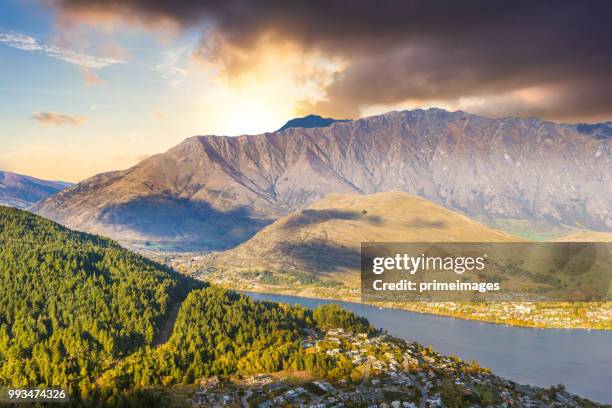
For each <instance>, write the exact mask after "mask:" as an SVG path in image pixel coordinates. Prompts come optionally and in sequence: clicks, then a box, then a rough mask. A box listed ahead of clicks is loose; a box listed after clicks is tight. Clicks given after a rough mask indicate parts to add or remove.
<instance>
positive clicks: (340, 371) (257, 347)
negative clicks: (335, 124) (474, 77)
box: [0, 207, 600, 407]
mask: <svg viewBox="0 0 612 408" xmlns="http://www.w3.org/2000/svg"><path fill="white" fill-rule="evenodd" d="M0 241H1V242H2V244H3V247H2V251H0V266H1V268H0V271H2V274H3V275H2V277H1V278H2V282H4V283H3V285H2V286H0V295H1V296H0V298H1V299H3V303H2V304H1V306H2V310H1V313H0V316H1V317H2V320H0V335H1V337H0V340H1V341H0V361H1V362H2V366H1V368H2V369H1V371H0V383H2V384H10V385H12V386H25V385H27V384H31V383H32V381H33V380H32V379H33V378H36V379H35V380H34V381H35V383H37V384H39V385H41V386H43V385H62V386H65V387H67V388H68V390H69V393H70V397H71V401H72V403H73V404H75V405H78V404H80V403H86V404H92V405H94V406H102V405H103V406H123V405H124V404H130V405H135V406H143V405H146V406H149V407H154V406H169V405H176V406H182V405H183V404H185V403H193V402H194V401H195V400H196V399H197V398H200V399H201V398H207V399H209V398H217V397H215V395H216V396H218V397H219V398H221V400H223V401H227V403H232V401H234V402H235V403H236V404H238V403H239V401H241V402H244V401H246V402H247V403H248V404H249V405H250V404H255V403H256V404H257V405H260V404H265V403H267V402H266V401H272V402H270V403H269V404H276V403H278V402H279V401H281V400H280V399H278V398H279V397H281V398H282V399H285V400H287V399H288V400H294V401H300V400H303V401H308V400H309V399H310V400H311V401H318V402H320V403H323V404H324V405H326V406H327V405H331V404H333V403H334V401H339V400H340V401H347V402H349V401H353V402H359V401H362V402H363V401H371V402H380V403H382V402H383V401H394V400H397V399H399V400H401V401H405V402H406V403H407V404H410V403H413V404H421V403H422V402H421V401H429V402H428V403H430V404H434V403H440V402H441V403H444V404H451V405H452V404H455V403H457V402H453V401H472V403H476V404H480V405H482V404H485V405H490V404H502V403H503V400H507V401H515V400H516V401H523V402H530V401H531V402H534V401H542V402H544V403H560V404H564V406H572V405H576V404H578V405H582V406H593V407H597V406H600V405H599V404H597V403H595V402H591V401H589V400H585V399H583V398H581V397H578V396H575V395H574V394H571V393H568V392H566V391H565V389H564V388H562V387H554V388H550V389H545V388H539V387H533V386H522V385H519V384H516V383H514V382H511V381H507V380H504V379H502V378H501V377H497V376H496V375H493V374H491V373H490V371H489V370H487V369H483V368H481V367H480V366H479V365H478V364H477V363H476V362H472V363H469V364H468V363H463V362H462V361H461V360H460V359H457V358H456V357H446V356H444V355H442V354H440V353H437V352H435V351H434V350H433V349H432V348H431V347H429V348H424V347H423V346H421V345H418V344H415V343H408V342H406V341H404V340H400V339H398V338H395V337H391V336H387V335H384V333H382V332H381V331H379V330H378V329H376V328H374V327H373V326H371V324H370V322H369V321H368V320H367V319H366V318H364V317H360V316H357V315H355V314H353V313H352V312H349V311H347V310H344V309H342V308H341V307H340V306H338V305H321V306H319V307H316V308H313V309H309V308H307V307H303V306H299V305H294V306H290V305H288V304H282V303H280V304H279V303H273V302H261V301H254V300H253V299H251V298H250V297H248V296H245V295H243V294H238V293H235V292H232V291H228V290H225V289H222V288H220V287H218V286H214V285H213V286H210V285H209V284H207V283H203V282H199V281H196V280H193V279H191V278H188V277H185V276H183V275H180V274H177V273H176V272H174V270H173V269H170V268H168V267H166V266H163V265H161V264H158V263H156V262H152V261H150V260H147V259H146V258H143V257H141V256H139V255H136V254H134V253H132V252H130V251H128V250H126V249H124V248H122V247H120V246H119V245H117V244H116V243H114V242H113V241H110V240H108V239H105V238H101V237H98V236H95V235H89V234H84V233H80V232H75V231H71V230H68V229H66V228H64V227H61V226H60V225H58V224H55V223H53V222H51V221H48V220H45V219H43V218H40V217H37V216H34V215H32V214H30V213H27V212H23V211H20V210H16V209H10V208H5V207H0ZM119 277H120V279H119ZM49 288H54V289H52V290H50V289H49ZM55 297H61V298H62V301H59V300H57V299H56V298H55ZM182 299H184V300H182ZM178 304H180V308H178V312H177V305H178ZM119 311H120V312H119ZM175 312H176V313H177V315H176V320H174V324H173V325H172V327H170V326H168V325H167V324H166V323H167V322H171V321H173V317H172V316H173V314H174V313H175ZM168 333H171V334H170V335H169V336H168ZM32 338H34V339H36V343H34V344H33V343H32V342H31V341H29V340H27V339H32ZM313 345H314V346H313ZM347 356H349V357H347ZM24 359H26V361H27V363H26V364H22V362H23V361H24ZM50 361H64V363H63V364H56V363H54V364H49V362H50ZM400 364H401V365H400ZM262 373H276V374H275V375H276V377H274V378H277V379H278V381H275V380H273V381H269V382H268V381H265V384H259V383H258V382H257V381H259V380H253V378H259V379H261V378H265V377H261V376H260V374H262ZM278 373H281V374H280V375H279V374H278ZM304 373H307V375H305V374H304ZM295 376H298V377H300V378H302V380H300V381H301V382H300V383H299V384H298V383H295V382H291V381H293V380H289V379H290V378H294V377H295ZM270 378H272V377H270ZM180 384H182V385H180ZM198 384H200V385H198ZM203 384H204V385H203ZM209 384H217V385H213V386H209ZM232 384H234V385H232ZM274 384H278V385H274ZM291 384H296V385H295V386H292V385H291ZM300 384H301V385H300ZM317 384H320V385H317ZM381 385H384V388H385V392H383V393H380V392H379V391H376V390H380V386H381ZM185 386H189V387H191V388H185ZM181 387H182V388H181ZM198 387H204V388H203V390H204V392H202V388H200V391H197V390H198ZM316 387H319V389H320V391H317V388H316ZM302 388H303V389H304V390H305V391H302ZM174 389H177V390H182V391H180V392H176V393H175V392H174V391H173V390H174ZM189 389H190V390H192V391H189ZM494 395H498V396H499V397H494ZM500 397H501V398H502V399H501V400H498V399H497V398H500ZM491 398H493V399H492V400H490V399H491ZM275 401H276V402H275ZM435 401H439V402H435ZM213 405H214V403H213Z"/></svg>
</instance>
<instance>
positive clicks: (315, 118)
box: [277, 114, 351, 132]
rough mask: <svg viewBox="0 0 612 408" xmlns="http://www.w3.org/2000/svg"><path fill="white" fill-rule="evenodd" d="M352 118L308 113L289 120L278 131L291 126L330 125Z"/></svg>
mask: <svg viewBox="0 0 612 408" xmlns="http://www.w3.org/2000/svg"><path fill="white" fill-rule="evenodd" d="M350 121H351V120H350V119H333V118H324V117H321V116H319V115H312V114H311V115H307V116H304V117H301V118H294V119H291V120H289V121H288V122H287V123H285V124H284V125H283V127H281V128H280V129H278V130H277V132H281V131H283V130H287V129H290V128H319V127H328V126H329V125H331V124H332V123H335V122H350Z"/></svg>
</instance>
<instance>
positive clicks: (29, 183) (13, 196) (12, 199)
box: [0, 171, 72, 208]
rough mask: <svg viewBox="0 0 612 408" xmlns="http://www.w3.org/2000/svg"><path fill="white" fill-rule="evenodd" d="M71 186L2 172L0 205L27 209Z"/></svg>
mask: <svg viewBox="0 0 612 408" xmlns="http://www.w3.org/2000/svg"><path fill="white" fill-rule="evenodd" d="M70 186H72V183H66V182H63V181H48V180H39V179H37V178H34V177H29V176H23V175H21V174H15V173H10V172H6V171H0V204H1V205H8V206H11V207H17V208H27V207H29V206H31V205H32V204H34V203H35V202H37V201H39V200H42V199H43V198H47V197H49V196H51V195H53V194H55V193H57V192H59V191H62V190H64V189H66V188H68V187H70Z"/></svg>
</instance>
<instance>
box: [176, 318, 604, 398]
mask: <svg viewBox="0 0 612 408" xmlns="http://www.w3.org/2000/svg"><path fill="white" fill-rule="evenodd" d="M302 347H303V348H304V349H305V351H306V352H310V353H320V354H322V355H325V356H328V357H330V358H334V359H336V360H338V361H337V363H338V365H343V364H348V365H350V366H351V367H352V368H353V370H352V372H351V375H350V376H348V377H346V378H333V375H332V376H329V375H327V376H326V375H324V376H322V378H317V377H314V376H312V375H308V374H305V373H284V372H283V373H272V374H259V375H253V376H250V377H246V378H231V379H225V380H221V379H219V378H218V377H212V378H206V379H202V380H201V381H200V382H199V385H198V388H197V389H196V390H195V391H194V392H193V393H192V394H191V395H190V397H189V398H188V402H189V403H190V404H191V406H193V407H221V406H227V407H242V408H248V407H253V408H273V407H310V408H325V407H372V408H373V407H378V408H417V407H418V408H425V407H431V408H436V407H439V408H442V407H534V408H535V407H542V408H544V407H551V408H552V407H598V406H600V405H598V404H596V403H593V402H591V401H588V400H584V399H581V398H579V397H577V396H575V395H572V394H570V393H568V392H567V391H565V389H564V387H563V386H561V385H559V386H556V387H552V388H549V389H544V388H539V387H533V386H526V385H519V384H516V383H514V382H512V381H508V380H505V379H503V378H500V377H498V376H496V375H493V374H492V373H491V372H490V370H488V369H486V368H482V367H480V366H479V365H478V364H477V363H476V362H470V363H467V362H463V361H461V360H460V359H459V358H457V357H455V356H444V355H441V354H440V353H437V352H436V351H435V350H433V348H432V347H431V346H430V347H423V346H421V345H419V344H417V343H410V342H406V341H403V340H400V339H397V338H394V337H391V336H388V335H386V334H381V333H377V334H375V335H371V336H368V335H366V334H363V333H352V332H349V331H345V330H343V329H333V330H328V331H326V332H324V333H319V334H318V335H317V334H316V333H309V334H308V335H307V337H305V338H304V340H303V342H302ZM330 377H331V378H330Z"/></svg>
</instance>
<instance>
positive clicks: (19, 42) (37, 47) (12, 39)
mask: <svg viewBox="0 0 612 408" xmlns="http://www.w3.org/2000/svg"><path fill="white" fill-rule="evenodd" d="M0 43H3V44H5V45H7V46H9V47H13V48H17V49H20V50H24V51H32V52H39V53H41V54H44V55H47V56H49V57H53V58H58V59H61V60H63V61H66V62H69V63H71V64H74V65H78V66H80V67H82V68H83V69H89V68H92V69H96V68H104V67H107V66H109V65H114V64H121V63H123V62H124V61H122V60H119V59H116V58H105V57H96V56H93V55H88V54H82V53H78V52H75V51H72V50H68V49H65V48H62V47H56V46H53V45H46V44H42V43H40V42H39V41H38V40H37V39H36V38H34V37H31V36H29V35H25V34H20V33H0ZM88 72H89V71H88ZM83 73H84V74H85V71H84V72H83Z"/></svg>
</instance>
